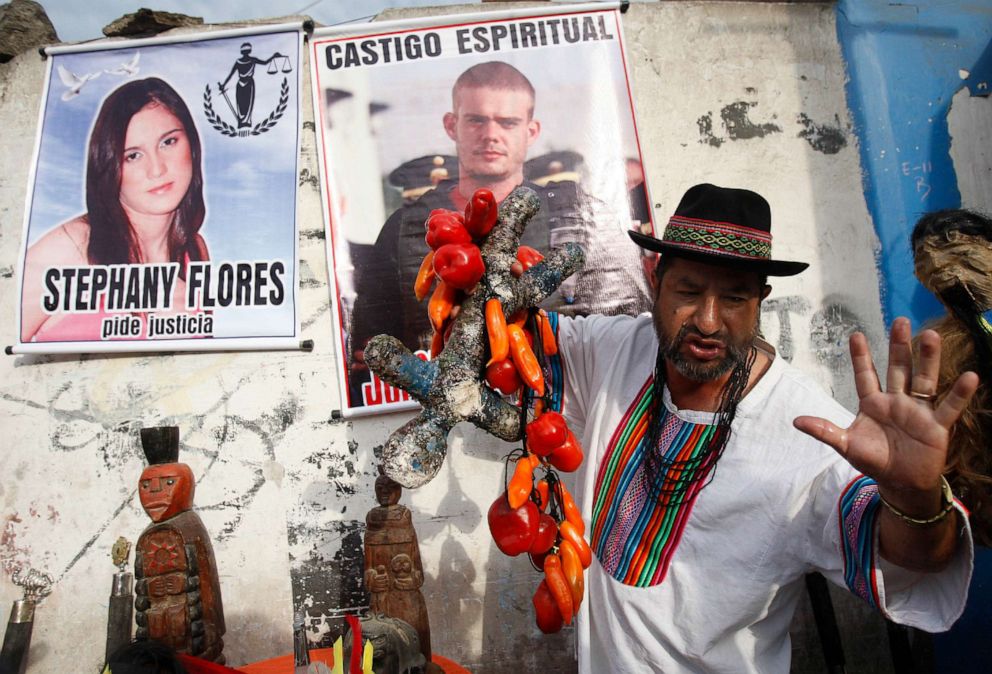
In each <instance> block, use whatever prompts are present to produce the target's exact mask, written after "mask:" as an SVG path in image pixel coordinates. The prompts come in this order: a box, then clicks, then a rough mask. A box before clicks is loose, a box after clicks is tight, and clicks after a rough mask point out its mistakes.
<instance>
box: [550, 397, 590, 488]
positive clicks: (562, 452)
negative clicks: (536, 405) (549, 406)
mask: <svg viewBox="0 0 992 674" xmlns="http://www.w3.org/2000/svg"><path fill="white" fill-rule="evenodd" d="M545 414H547V412H545ZM582 459H583V456H582V448H581V447H580V446H579V441H578V440H576V439H575V434H574V433H572V431H569V432H568V437H567V438H566V439H565V442H563V443H562V444H561V446H560V447H558V448H557V449H555V450H554V451H553V452H551V456H549V457H548V461H550V462H551V465H552V466H554V467H555V468H557V469H558V470H561V471H564V472H566V473H571V472H572V471H573V470H575V469H576V468H578V467H579V466H580V465H581V464H582Z"/></svg>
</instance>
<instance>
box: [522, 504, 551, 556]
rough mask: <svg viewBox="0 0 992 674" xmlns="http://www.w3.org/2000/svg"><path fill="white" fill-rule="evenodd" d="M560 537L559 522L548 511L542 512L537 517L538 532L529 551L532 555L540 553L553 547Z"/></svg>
mask: <svg viewBox="0 0 992 674" xmlns="http://www.w3.org/2000/svg"><path fill="white" fill-rule="evenodd" d="M557 539H558V523H557V522H555V518H554V517H552V516H551V515H549V514H548V513H541V514H540V515H538V518H537V534H536V535H535V536H534V541H533V542H532V543H531V544H530V549H529V550H528V551H527V552H529V553H531V554H532V555H540V554H543V553H545V552H547V551H548V550H550V549H551V546H552V545H554V544H555V541H556V540H557Z"/></svg>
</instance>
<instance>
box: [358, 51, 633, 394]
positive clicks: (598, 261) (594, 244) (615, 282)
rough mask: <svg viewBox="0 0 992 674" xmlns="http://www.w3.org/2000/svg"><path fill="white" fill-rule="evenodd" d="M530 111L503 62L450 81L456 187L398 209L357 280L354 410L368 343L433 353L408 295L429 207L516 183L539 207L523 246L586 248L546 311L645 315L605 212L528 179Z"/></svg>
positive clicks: (445, 186)
mask: <svg viewBox="0 0 992 674" xmlns="http://www.w3.org/2000/svg"><path fill="white" fill-rule="evenodd" d="M534 104H535V91H534V87H533V85H532V84H531V83H530V81H529V80H528V79H527V77H526V76H524V75H523V73H521V72H520V71H519V70H517V69H516V68H515V67H513V66H511V65H510V64H508V63H504V62H501V61H489V62H485V63H480V64H477V65H474V66H472V67H470V68H468V69H467V70H466V71H464V72H463V73H462V74H461V75H460V76H459V77H458V79H457V80H456V81H455V84H454V86H453V87H452V110H451V111H450V112H448V113H446V114H445V115H444V117H443V120H442V121H443V125H444V130H445V133H446V134H447V135H448V137H449V138H451V140H453V141H454V142H455V150H456V154H457V156H458V180H457V181H456V180H443V181H441V182H440V183H438V185H437V186H436V187H435V188H434V189H432V190H430V191H428V192H426V193H425V194H424V195H423V196H422V197H420V199H418V200H417V201H415V202H414V203H411V204H406V205H404V206H403V207H401V208H400V209H398V210H397V211H396V212H394V213H393V214H392V215H391V216H390V217H389V219H388V220H387V221H386V224H385V225H384V226H383V228H382V230H381V231H380V232H379V236H378V238H377V240H376V243H375V246H374V250H373V254H372V255H371V256H370V257H371V261H370V264H369V265H368V266H367V267H365V268H364V269H363V270H361V273H360V275H359V278H358V279H357V283H356V290H357V296H356V300H355V311H354V322H353V325H352V330H351V343H350V344H349V346H348V349H349V351H350V353H351V354H352V358H351V363H350V377H349V379H350V380H351V381H350V382H349V384H350V389H351V392H352V398H353V404H355V403H358V402H359V401H358V400H356V399H355V398H356V393H357V392H358V391H359V390H360V385H361V383H362V382H361V381H360V380H361V379H363V377H362V375H363V374H365V372H367V370H365V369H364V366H363V363H362V362H361V352H362V350H363V349H364V346H365V343H366V342H367V341H368V339H369V338H371V337H372V336H374V335H377V334H384V333H385V334H391V335H393V336H396V337H398V338H399V339H400V340H401V341H402V342H403V343H404V344H405V345H406V346H407V347H408V348H410V349H411V350H413V351H416V350H423V351H427V350H429V345H430V339H431V326H430V322H429V320H428V318H427V302H426V300H425V301H424V302H417V300H416V298H415V297H414V294H413V282H414V279H415V278H416V276H417V271H418V270H419V268H420V263H421V261H422V260H423V258H424V256H425V255H426V254H427V251H428V247H427V244H426V242H425V241H424V233H425V230H424V222H425V221H426V219H427V216H428V215H429V214H430V212H431V211H432V210H434V209H438V208H443V209H449V210H457V211H462V210H464V208H465V205H466V203H467V202H468V199H469V198H470V197H471V196H472V194H473V193H474V192H475V191H476V190H477V189H480V188H486V189H489V190H491V191H492V192H493V194H494V195H495V197H496V200H497V201H500V202H502V200H503V199H504V198H506V197H507V196H508V195H509V194H510V192H512V191H513V189H514V188H516V187H517V186H519V185H521V184H523V185H526V186H527V187H529V188H531V189H533V190H534V191H535V192H536V193H537V195H538V197H539V198H540V200H541V209H540V211H539V212H538V213H537V215H536V216H534V218H533V219H532V220H531V221H530V222H529V224H528V226H527V229H526V231H525V232H524V234H523V236H522V237H521V241H520V242H521V244H522V245H527V246H531V247H533V248H536V249H538V250H540V251H545V252H546V251H547V250H548V248H549V247H556V246H560V245H562V244H563V243H564V242H566V241H575V242H577V243H579V244H581V245H583V247H584V248H585V249H586V259H587V262H586V269H585V272H584V273H583V274H582V276H581V277H580V279H579V281H578V283H577V284H576V286H575V293H574V296H569V297H563V296H562V295H560V294H558V293H556V294H555V295H553V296H552V297H551V298H549V300H548V303H547V304H548V308H552V309H555V310H557V311H560V312H562V313H566V314H570V315H584V314H589V313H602V314H621V313H624V314H637V313H640V312H641V311H646V310H647V309H648V308H650V305H651V302H650V293H649V290H648V288H647V284H646V281H645V280H644V278H643V273H642V272H641V267H640V263H639V260H638V259H637V257H636V255H634V256H633V257H631V258H630V259H626V260H621V259H619V258H618V257H617V256H615V255H614V254H613V251H612V250H611V248H612V246H610V245H609V244H608V243H606V245H603V244H604V242H603V238H604V237H611V238H614V239H616V241H617V247H616V249H617V251H623V252H627V253H629V250H628V248H629V246H626V245H624V243H623V239H625V238H626V237H625V236H624V233H623V232H622V231H616V227H615V223H616V221H617V220H616V216H615V215H613V214H611V213H610V211H609V207H608V206H606V205H605V204H603V203H602V202H600V201H598V200H596V199H593V198H591V197H590V196H588V195H586V194H585V193H583V192H582V190H581V189H579V187H578V185H577V184H576V183H575V182H548V183H547V184H545V185H543V186H542V185H538V184H536V183H533V182H530V181H526V180H525V178H524V163H525V161H526V159H527V151H528V149H529V148H530V147H531V146H532V145H533V144H534V142H535V141H537V139H538V137H539V135H540V133H541V123H540V121H539V120H538V119H536V118H535V117H534ZM597 228H599V229H601V230H602V231H601V232H597ZM359 404H361V403H359Z"/></svg>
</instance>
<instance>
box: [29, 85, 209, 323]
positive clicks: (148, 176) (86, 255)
mask: <svg viewBox="0 0 992 674" xmlns="http://www.w3.org/2000/svg"><path fill="white" fill-rule="evenodd" d="M201 164H202V151H201V146H200V136H199V134H198V133H197V130H196V126H195V124H194V122H193V118H192V116H191V115H190V112H189V108H188V107H187V106H186V103H185V102H184V101H183V100H182V98H181V97H180V96H179V94H178V93H176V91H175V89H173V88H172V87H171V86H170V85H169V84H167V83H166V82H165V81H163V80H161V79H159V78H157V77H150V78H147V79H142V80H136V81H133V82H128V83H127V84H124V85H123V86H121V87H119V88H118V89H116V90H115V91H113V92H112V93H111V94H110V95H109V96H108V97H107V98H106V100H104V102H103V105H102V106H101V107H100V112H99V113H98V115H97V118H96V121H95V122H94V124H93V130H92V132H91V133H90V140H89V150H88V155H87V162H86V213H84V214H82V215H79V216H77V217H75V218H73V219H71V220H69V221H68V222H65V223H63V224H61V225H59V226H58V227H56V228H55V229H53V230H52V231H50V232H48V233H47V234H46V235H45V236H43V237H42V238H41V239H40V240H38V242H36V243H35V244H34V245H32V246H31V247H30V248H29V249H28V252H27V256H26V259H25V265H24V279H25V282H24V298H23V303H22V307H23V308H22V311H23V314H22V321H21V338H22V340H23V341H25V342H26V341H31V340H34V341H71V340H94V339H100V332H101V325H102V322H103V319H105V318H106V317H107V314H106V313H105V312H104V311H103V310H102V307H101V310H100V311H96V312H90V313H47V312H46V311H45V310H44V309H43V308H42V302H41V298H42V293H43V292H44V283H43V276H44V272H45V270H46V269H48V268H50V267H72V266H82V265H124V264H154V263H178V264H179V272H178V275H179V279H180V281H177V283H176V284H175V286H174V292H173V302H172V305H173V306H172V307H171V309H172V310H173V311H174V310H176V309H179V308H181V307H182V303H181V300H182V292H181V291H182V288H183V286H184V285H185V284H184V283H183V282H182V281H184V280H185V276H186V265H187V263H189V262H190V261H201V260H207V259H209V254H208V251H207V245H206V242H205V241H204V239H203V237H202V236H201V235H200V228H201V226H202V225H203V220H204V216H205V215H206V207H205V205H204V201H203V171H202V166H201ZM177 302H179V304H177Z"/></svg>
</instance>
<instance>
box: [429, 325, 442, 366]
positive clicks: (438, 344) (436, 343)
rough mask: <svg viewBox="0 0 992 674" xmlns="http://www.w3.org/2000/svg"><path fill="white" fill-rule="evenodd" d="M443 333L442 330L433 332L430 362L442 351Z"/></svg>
mask: <svg viewBox="0 0 992 674" xmlns="http://www.w3.org/2000/svg"><path fill="white" fill-rule="evenodd" d="M443 335H444V332H443V331H442V330H435V331H434V334H433V335H432V336H431V360H434V359H435V358H437V357H438V356H440V355H441V351H442V350H443V349H444V336H443Z"/></svg>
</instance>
